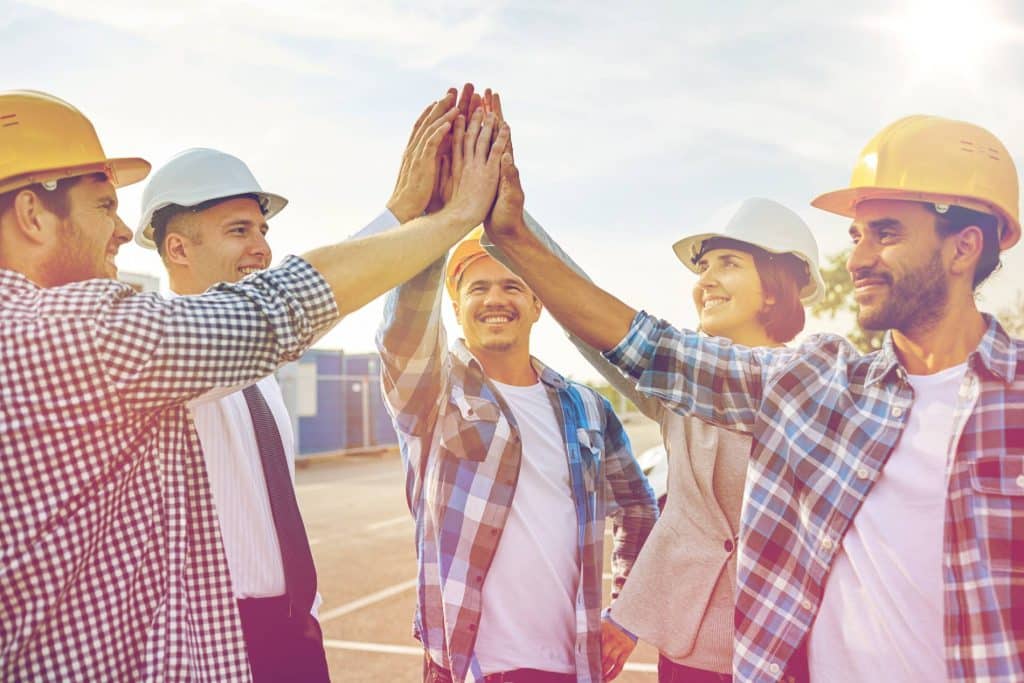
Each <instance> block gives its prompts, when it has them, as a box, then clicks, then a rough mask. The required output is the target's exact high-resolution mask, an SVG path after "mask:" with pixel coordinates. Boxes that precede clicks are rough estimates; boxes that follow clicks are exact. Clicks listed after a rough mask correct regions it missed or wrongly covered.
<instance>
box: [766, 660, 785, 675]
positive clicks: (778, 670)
mask: <svg viewBox="0 0 1024 683" xmlns="http://www.w3.org/2000/svg"><path fill="white" fill-rule="evenodd" d="M768 671H770V672H771V674H772V676H778V675H779V674H780V673H782V667H781V666H779V665H778V664H776V663H775V662H772V663H771V665H769V667H768Z"/></svg>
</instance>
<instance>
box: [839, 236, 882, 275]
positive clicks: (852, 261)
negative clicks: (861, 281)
mask: <svg viewBox="0 0 1024 683" xmlns="http://www.w3.org/2000/svg"><path fill="white" fill-rule="evenodd" d="M877 260H878V251H877V250H876V249H875V247H874V246H873V244H872V242H871V240H869V239H867V238H861V239H860V240H858V241H857V242H855V243H854V245H853V248H852V249H850V255H849V256H848V257H847V259H846V270H847V271H848V272H849V273H850V275H851V276H852V275H854V274H855V273H856V272H857V271H860V270H866V269H870V268H871V267H872V266H874V265H875V263H876V261H877Z"/></svg>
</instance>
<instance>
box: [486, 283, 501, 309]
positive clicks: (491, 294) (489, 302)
mask: <svg viewBox="0 0 1024 683" xmlns="http://www.w3.org/2000/svg"><path fill="white" fill-rule="evenodd" d="M504 301H505V290H504V289H503V288H502V287H501V286H500V285H498V284H494V285H491V286H490V287H488V288H487V292H486V293H485V294H484V306H498V305H500V304H502V303H504Z"/></svg>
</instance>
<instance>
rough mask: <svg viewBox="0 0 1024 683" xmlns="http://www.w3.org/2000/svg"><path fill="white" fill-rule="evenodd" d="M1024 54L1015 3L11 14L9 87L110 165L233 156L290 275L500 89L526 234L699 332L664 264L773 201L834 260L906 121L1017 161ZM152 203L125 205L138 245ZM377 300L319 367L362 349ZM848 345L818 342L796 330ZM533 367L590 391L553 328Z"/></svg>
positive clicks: (339, 333)
mask: <svg viewBox="0 0 1024 683" xmlns="http://www.w3.org/2000/svg"><path fill="white" fill-rule="evenodd" d="M1022 45H1024V6H1022V5H1021V4H1020V3H1015V2H1012V1H1003V2H1000V1H998V0H988V1H986V0H970V1H954V0H929V1H927V2H923V1H920V0H889V1H887V2H874V1H872V0H866V1H864V2H859V3H845V2H844V3H840V2H832V3H825V2H785V1H780V2H773V3H763V2H728V3H697V2H678V1H677V2H665V3H658V2H651V3H636V4H635V6H632V7H630V8H628V9H626V8H625V6H624V5H623V4H622V3H602V2H563V3H548V2H534V1H526V2H502V1H500V0H498V1H492V2H489V3H487V4H486V7H484V8H483V9H481V8H479V7H477V6H476V3H468V2H445V1H443V0H438V1H436V2H433V3H430V4H429V6H427V5H426V3H409V2H390V1H388V0H380V1H378V2H375V3H372V4H370V3H354V2H345V1H341V2H339V1H336V0H332V1H330V2H327V1H319V0H288V2H274V3H269V2H267V3H261V2H241V1H238V0H203V1H202V2H199V1H198V0H176V1H175V2H174V3H170V2H148V3H139V2H137V0H131V1H129V0H92V1H91V2H88V3H84V2H67V1H62V0H28V1H25V2H21V1H13V2H12V0H0V60H2V63H3V64H4V69H3V71H2V74H3V75H2V77H0V90H8V89H21V88H30V89H36V90H44V91H47V92H51V93H53V94H55V95H57V96H59V97H61V98H63V99H66V100H68V101H69V102H71V103H72V104H74V105H75V106H77V107H78V108H79V109H81V110H82V111H83V112H84V113H85V114H86V115H87V116H88V117H89V118H90V119H91V120H92V121H93V123H94V125H95V126H96V129H97V131H98V133H99V135H100V138H101V140H102V141H103V145H104V148H105V150H106V152H107V154H108V155H111V156H142V157H144V158H146V159H148V160H149V161H151V162H152V163H153V164H154V166H159V165H160V164H162V163H163V162H165V161H166V160H167V159H168V158H170V157H171V156H173V155H174V154H175V153H177V152H179V151H181V150H183V149H186V148H188V147H200V146H201V147H214V148H217V149H222V150H224V151H227V152H231V153H232V154H235V155H237V156H239V157H241V158H242V159H244V160H245V161H246V162H247V163H248V164H249V166H250V168H251V169H252V170H253V172H254V173H255V174H256V177H257V178H258V179H259V181H260V183H261V184H262V186H263V188H264V189H265V190H268V191H270V192H276V193H278V194H282V195H284V196H286V197H288V198H289V200H290V204H289V205H288V207H287V208H286V209H285V210H284V211H283V212H282V213H281V214H280V215H278V216H277V217H276V218H274V219H273V220H272V221H271V230H270V233H269V239H270V243H271V246H272V247H273V248H274V256H275V261H279V260H280V258H282V257H283V256H285V255H287V254H300V253H302V252H303V251H306V250H309V249H311V248H314V247H317V246H320V245H323V244H327V243H330V242H335V241H338V240H341V239H344V238H345V237H346V236H348V235H350V234H352V233H354V232H356V231H357V230H358V229H359V228H361V227H362V226H363V225H364V224H366V223H367V222H369V221H370V220H371V219H372V218H374V217H375V216H376V215H377V214H378V213H379V212H380V211H381V210H382V209H383V208H384V205H385V203H386V202H387V200H388V198H389V197H390V194H391V190H392V189H393V187H394V182H395V177H396V174H397V172H398V166H399V161H400V159H401V154H402V151H403V147H404V145H405V142H406V140H407V138H408V135H409V131H410V129H411V127H412V123H413V122H414V120H415V119H416V117H417V116H418V114H419V112H420V111H421V110H422V109H423V107H424V106H426V104H428V103H429V102H430V101H432V100H435V99H437V98H439V97H441V96H442V95H443V94H444V92H445V90H446V88H448V87H451V86H455V87H458V86H460V85H461V84H462V83H463V82H466V81H471V82H473V83H475V84H476V85H477V87H478V89H481V90H482V89H483V88H484V87H491V88H494V89H495V90H498V91H499V92H500V93H501V95H502V102H503V104H504V109H505V115H506V117H507V119H508V120H509V123H510V124H511V126H512V130H513V139H514V142H515V149H516V163H517V165H518V166H519V169H520V173H521V176H522V180H523V186H524V189H525V192H526V205H527V209H528V210H529V211H530V213H531V214H532V215H533V216H534V217H535V218H536V219H537V220H538V221H539V222H540V223H541V224H542V225H544V227H545V228H546V229H547V230H548V232H550V233H551V234H552V235H553V236H555V238H556V239H558V240H559V242H560V243H561V244H562V245H563V246H564V247H565V248H566V250H567V251H568V252H569V253H570V254H572V256H573V257H574V258H575V260H576V261H577V262H578V263H579V264H580V265H581V266H582V267H583V268H584V269H586V270H587V271H588V272H589V273H590V275H591V276H592V277H593V278H594V279H595V280H596V281H597V282H598V283H599V284H600V285H602V286H603V287H605V288H606V289H608V290H609V291H611V292H612V293H614V294H615V295H617V296H618V297H619V298H621V299H622V300H624V301H625V302H627V303H629V304H631V305H633V306H635V307H637V308H644V309H646V310H648V311H650V312H652V313H654V314H656V315H658V316H660V317H664V318H666V319H668V320H671V321H672V322H674V323H676V324H678V325H682V326H687V327H693V326H694V325H695V323H696V313H695V311H694V306H693V301H692V298H691V290H692V287H693V284H694V276H692V275H691V274H690V273H689V271H687V270H686V269H685V268H684V267H683V266H682V264H681V263H679V261H678V260H676V258H675V256H674V255H673V253H672V250H671V245H672V243H673V242H675V241H676V240H677V239H679V238H680V237H683V236H684V235H686V234H690V233H694V232H703V231H707V230H709V229H714V226H713V225H709V224H708V219H709V217H710V216H712V215H714V214H715V213H716V212H717V211H718V210H719V209H720V208H721V207H722V206H723V205H728V204H732V203H735V202H738V201H740V200H742V199H744V198H746V197H752V196H761V197H770V198H772V199H776V200H778V201H780V202H782V203H784V204H786V205H787V206H790V207H791V208H793V209H794V210H796V211H797V212H798V213H799V214H800V215H801V216H802V217H803V218H804V219H805V220H806V221H807V223H808V224H809V225H810V226H811V228H812V231H813V232H814V234H815V236H816V238H817V240H818V243H819V247H820V250H821V253H822V255H823V257H826V256H828V255H830V254H833V253H835V252H837V251H839V250H841V249H842V248H844V247H845V246H846V245H847V243H848V241H849V238H848V236H847V226H848V220H847V219H844V218H841V217H837V216H832V215H830V214H826V213H823V212H821V211H819V210H817V209H813V208H811V207H810V205H809V202H810V200H811V199H812V198H813V197H815V196H816V195H818V194H820V193H822V192H825V191H829V190H833V189H837V188H840V187H843V186H845V185H846V184H847V182H848V181H849V176H850V171H851V170H852V168H853V164H854V162H855V160H856V158H857V153H858V152H859V150H860V149H861V147H862V146H863V145H864V144H865V143H866V142H867V141H868V139H870V138H871V136H872V135H874V133H875V132H877V131H878V130H879V129H881V128H882V127H883V126H885V125H886V124H888V123H889V122H891V121H893V120H895V119H897V118H900V117H902V116H906V115H908V114H914V113H927V114H937V115H942V116H947V117H952V118H959V119H965V120H968V121H971V122H973V123H977V124H980V125H983V126H985V127H986V128H988V129H989V130H991V131H993V132H994V133H995V134H996V135H997V136H998V137H999V138H1000V139H1002V141H1003V142H1004V143H1005V144H1006V146H1007V147H1008V148H1009V150H1010V152H1011V154H1012V155H1014V156H1015V157H1016V159H1017V161H1018V163H1024V127H1022V126H1020V125H1019V121H1020V116H1021V112H1022V111H1024V62H1021V60H1020V59H1019V54H1020V50H1021V47H1022ZM142 187H143V185H141V184H139V185H135V186H131V187H127V188H125V189H123V190H121V191H120V193H119V196H120V201H121V205H122V209H121V215H122V217H123V218H124V219H125V221H126V222H127V223H128V224H129V225H130V226H133V227H134V225H135V224H136V222H137V220H138V218H139V215H140V213H141V212H140V209H139V203H140V200H141V193H142ZM1004 262H1005V267H1004V268H1003V270H1002V271H1001V272H1000V273H998V274H997V275H995V276H994V277H993V278H992V280H991V281H990V282H989V283H988V284H986V285H985V286H984V287H983V288H982V290H981V294H980V304H981V307H982V308H983V309H985V310H993V311H996V310H999V309H1000V308H1003V307H1005V306H1007V305H1009V304H1010V303H1012V302H1013V301H1014V299H1015V296H1016V293H1017V291H1018V290H1019V289H1022V288H1024V281H1022V280H1021V279H1020V277H1019V275H1014V273H1019V272H1020V271H1021V269H1022V268H1024V243H1021V244H1020V245H1018V246H1017V247H1016V248H1015V249H1014V250H1011V251H1010V252H1008V253H1007V254H1006V255H1005V257H1004ZM118 265H119V266H120V268H121V269H122V270H128V271H134V272H142V273H148V274H152V275H160V276H162V280H163V284H164V286H166V277H163V275H164V273H163V269H162V266H161V263H160V261H159V259H158V258H157V256H156V254H155V252H149V251H145V250H143V249H142V248H140V247H138V246H137V245H135V244H131V245H126V246H125V247H123V248H122V249H121V252H120V254H119V257H118ZM381 301H382V300H381V299H378V300H377V301H375V302H374V303H372V304H370V305H369V306H367V307H365V308H364V309H362V310H361V311H359V312H357V313H355V314H352V315H350V316H349V317H347V318H346V319H345V320H343V321H342V322H341V323H340V324H339V325H338V327H337V328H336V329H335V330H333V331H332V332H331V333H330V334H328V335H327V336H326V337H325V338H324V339H323V340H321V342H320V344H319V345H320V346H321V347H329V348H343V349H345V350H346V351H349V352H352V353H357V352H363V351H369V350H372V349H373V334H374V331H375V329H376V326H377V324H378V322H379V318H380V315H381V309H382V305H381ZM447 323H448V327H449V336H450V337H454V336H455V335H456V334H457V330H456V329H455V323H454V319H453V317H452V316H451V315H448V316H447ZM846 324H848V323H847V322H846V321H844V322H842V323H835V322H829V321H817V320H813V319H812V320H810V321H809V324H808V327H807V331H808V332H816V331H825V330H830V331H842V329H843V328H844V326H845V325H846ZM532 350H533V353H534V354H535V355H536V356H538V357H539V358H540V359H541V360H543V361H545V362H546V363H547V364H549V365H551V366H553V367H554V368H556V369H558V370H560V371H562V372H563V373H566V374H569V375H571V376H573V377H576V378H579V379H593V378H595V377H596V374H595V373H594V371H593V370H591V369H590V368H589V366H588V365H587V364H586V363H585V361H583V360H582V359H581V358H580V357H579V356H578V355H577V354H576V353H575V351H574V350H573V349H572V347H571V346H570V345H569V344H568V343H567V342H566V341H565V340H564V337H563V335H562V334H561V332H560V330H559V328H558V326H557V325H556V324H555V323H554V322H553V321H552V319H551V318H550V316H545V317H544V318H543V319H542V321H541V322H540V323H539V324H538V325H537V327H536V328H535V329H534V335H533V340H532Z"/></svg>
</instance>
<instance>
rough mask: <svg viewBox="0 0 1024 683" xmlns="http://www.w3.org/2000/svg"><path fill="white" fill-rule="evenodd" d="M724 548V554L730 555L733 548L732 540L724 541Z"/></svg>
mask: <svg viewBox="0 0 1024 683" xmlns="http://www.w3.org/2000/svg"><path fill="white" fill-rule="evenodd" d="M724 546H725V552H727V553H731V552H732V549H733V548H734V547H735V546H734V545H733V543H732V539H726V541H725V543H724Z"/></svg>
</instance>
